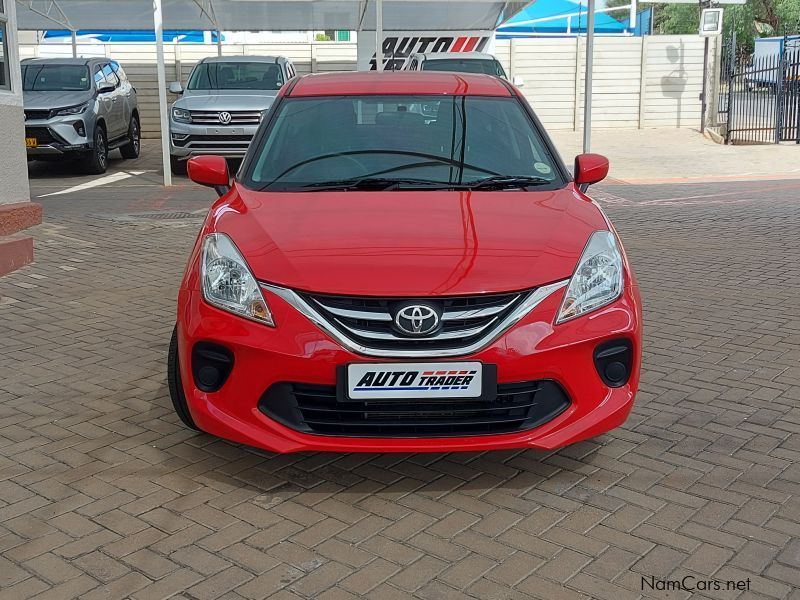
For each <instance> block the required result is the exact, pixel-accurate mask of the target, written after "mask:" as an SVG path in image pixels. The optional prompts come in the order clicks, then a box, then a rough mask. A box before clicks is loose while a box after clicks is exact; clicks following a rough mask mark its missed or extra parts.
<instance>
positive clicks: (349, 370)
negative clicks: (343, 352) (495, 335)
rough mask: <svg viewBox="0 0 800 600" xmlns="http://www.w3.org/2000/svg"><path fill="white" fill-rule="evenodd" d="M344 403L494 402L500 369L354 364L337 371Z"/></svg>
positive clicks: (470, 365)
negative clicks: (498, 370)
mask: <svg viewBox="0 0 800 600" xmlns="http://www.w3.org/2000/svg"><path fill="white" fill-rule="evenodd" d="M336 380H337V383H336V390H337V399H338V401H340V402H365V401H369V402H371V403H372V402H381V403H383V402H386V403H392V402H401V401H410V402H451V401H457V400H483V401H492V400H494V399H495V398H496V396H497V367H496V365H489V364H483V363H481V362H478V361H465V362H420V363H351V364H349V365H344V366H340V367H339V368H338V370H337V378H336Z"/></svg>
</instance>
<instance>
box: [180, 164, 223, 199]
mask: <svg viewBox="0 0 800 600" xmlns="http://www.w3.org/2000/svg"><path fill="white" fill-rule="evenodd" d="M186 168H187V171H188V173H189V179H191V180H192V181H194V182H195V183H199V184H200V185H206V186H208V187H213V188H214V189H215V190H216V192H217V194H219V195H220V196H222V195H224V194H226V193H227V192H228V190H229V189H230V185H231V177H230V175H229V174H228V162H227V161H226V160H225V158H224V157H222V156H215V155H207V156H195V157H194V158H190V159H189V162H188V164H187V166H186Z"/></svg>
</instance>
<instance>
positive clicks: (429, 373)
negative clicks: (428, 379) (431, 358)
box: [423, 371, 433, 375]
mask: <svg viewBox="0 0 800 600" xmlns="http://www.w3.org/2000/svg"><path fill="white" fill-rule="evenodd" d="M423 375H433V371H425V372H424V373H423Z"/></svg>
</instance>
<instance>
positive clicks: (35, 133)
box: [25, 127, 67, 146]
mask: <svg viewBox="0 0 800 600" xmlns="http://www.w3.org/2000/svg"><path fill="white" fill-rule="evenodd" d="M25 137H33V138H36V141H37V142H38V144H39V145H40V146H44V145H47V144H66V143H67V142H66V140H64V139H63V138H62V137H61V136H59V135H58V134H57V133H55V132H54V131H53V130H52V129H50V128H49V127H26V128H25Z"/></svg>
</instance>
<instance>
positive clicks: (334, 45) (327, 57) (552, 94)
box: [20, 35, 703, 137]
mask: <svg viewBox="0 0 800 600" xmlns="http://www.w3.org/2000/svg"><path fill="white" fill-rule="evenodd" d="M356 49H357V46H356V44H355V43H352V42H313V43H285V42H275V43H268V44H226V45H223V53H224V54H226V55H254V54H267V55H283V56H287V57H288V58H290V59H291V60H292V61H293V62H294V63H295V67H296V68H297V71H298V73H301V74H303V73H312V72H324V71H352V70H355V69H356V54H357V52H356ZM20 52H21V54H22V56H23V57H27V56H65V55H66V56H69V55H71V52H72V49H71V47H70V46H69V45H59V44H51V43H48V44H42V45H39V46H37V45H35V44H23V45H22V46H21V47H20ZM78 52H79V54H80V55H83V56H97V55H99V56H108V57H111V58H115V59H117V60H119V61H120V63H122V65H123V67H124V68H125V70H126V72H127V73H128V76H129V77H130V79H131V81H132V82H133V83H134V85H135V86H136V88H137V90H138V92H139V102H140V112H141V115H142V131H143V134H144V135H145V136H146V137H156V136H157V135H158V128H159V122H158V93H157V92H158V90H157V87H156V70H155V60H156V58H155V45H154V44H87V45H83V44H81V45H79V46H78ZM495 53H496V55H497V57H498V59H499V60H500V61H501V62H502V63H503V65H504V66H505V68H506V70H507V71H508V72H509V74H510V75H511V76H520V77H522V78H523V79H524V81H525V85H524V87H523V88H522V91H523V93H524V94H525V96H526V97H527V98H528V100H529V101H530V102H531V104H532V105H533V107H534V109H535V110H536V113H537V114H538V115H539V117H540V119H541V120H542V122H543V123H544V124H545V125H546V126H547V127H548V128H550V129H580V128H581V127H582V126H583V123H582V118H583V79H584V68H585V65H584V62H585V61H584V58H585V39H584V38H530V39H514V40H497V42H496V47H495ZM165 54H166V61H167V79H168V80H178V79H180V80H181V81H182V82H184V83H185V82H186V79H187V77H188V75H189V72H190V71H191V69H192V67H193V66H194V65H195V63H196V62H197V61H198V60H200V59H201V58H203V57H205V56H216V55H217V46H216V45H213V44H179V45H176V44H165ZM594 61H595V62H594V85H593V105H594V108H593V111H592V117H593V126H594V127H598V128H603V127H688V126H693V127H697V126H699V120H700V101H699V95H700V89H701V87H702V73H703V40H702V38H700V37H699V36H692V35H687V36H646V37H642V38H635V37H599V38H597V39H596V40H595V57H594ZM174 99H175V97H171V98H170V101H173V100H174Z"/></svg>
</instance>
